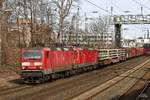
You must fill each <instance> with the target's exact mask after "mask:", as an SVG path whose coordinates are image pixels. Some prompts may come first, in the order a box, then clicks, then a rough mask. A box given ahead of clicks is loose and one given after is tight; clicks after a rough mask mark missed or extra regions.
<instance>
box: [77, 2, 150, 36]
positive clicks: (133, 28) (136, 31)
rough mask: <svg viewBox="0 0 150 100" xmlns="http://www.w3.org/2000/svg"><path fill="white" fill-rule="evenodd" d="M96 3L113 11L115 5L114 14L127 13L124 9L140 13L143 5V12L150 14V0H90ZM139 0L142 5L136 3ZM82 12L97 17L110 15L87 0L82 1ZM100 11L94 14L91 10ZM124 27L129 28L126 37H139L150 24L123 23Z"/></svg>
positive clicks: (132, 12)
mask: <svg viewBox="0 0 150 100" xmlns="http://www.w3.org/2000/svg"><path fill="white" fill-rule="evenodd" d="M89 1H91V2H93V3H94V4H96V5H98V6H100V7H102V8H104V9H106V10H108V11H109V12H110V11H111V10H110V9H111V6H113V14H114V15H120V14H122V15H125V14H127V13H125V12H124V11H130V13H128V14H140V13H141V6H143V14H150V6H149V5H150V0H89ZM134 1H137V2H139V3H141V4H142V5H139V4H137V3H135V2H134ZM79 5H80V7H81V13H83V12H87V16H89V17H95V16H99V15H109V14H108V13H106V12H105V11H103V10H101V9H99V8H97V7H95V6H94V5H92V4H90V3H88V2H87V1H86V0H82V1H80V4H79ZM92 11H98V12H99V14H92V13H90V12H92ZM122 27H123V28H127V29H128V30H126V31H124V32H123V36H124V37H126V38H137V37H140V36H144V33H146V31H145V28H148V29H150V25H123V26H122Z"/></svg>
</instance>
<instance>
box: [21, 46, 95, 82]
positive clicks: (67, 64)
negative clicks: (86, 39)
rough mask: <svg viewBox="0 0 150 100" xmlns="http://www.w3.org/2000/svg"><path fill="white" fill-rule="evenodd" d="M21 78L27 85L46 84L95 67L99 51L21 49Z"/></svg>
mask: <svg viewBox="0 0 150 100" xmlns="http://www.w3.org/2000/svg"><path fill="white" fill-rule="evenodd" d="M20 62H21V74H20V75H21V77H22V78H23V79H24V82H25V83H29V82H32V83H33V82H36V83H40V82H44V81H46V80H49V79H51V78H53V77H56V76H58V74H64V73H68V72H71V71H73V70H77V69H79V68H84V67H86V66H90V65H95V64H96V63H97V51H96V50H88V49H80V48H74V49H71V48H70V49H68V48H56V49H50V48H41V49H39V48H38V49H37V48H34V49H21V58H20Z"/></svg>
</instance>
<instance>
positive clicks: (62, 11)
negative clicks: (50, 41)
mask: <svg viewBox="0 0 150 100" xmlns="http://www.w3.org/2000/svg"><path fill="white" fill-rule="evenodd" d="M52 1H53V2H54V3H55V4H56V6H57V9H58V16H59V19H58V20H59V31H58V36H57V39H59V43H62V34H63V33H64V22H65V18H66V17H67V16H68V15H69V13H70V10H71V7H72V5H73V3H74V2H76V1H77V0H52Z"/></svg>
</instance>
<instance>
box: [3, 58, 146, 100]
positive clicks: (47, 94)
mask: <svg viewBox="0 0 150 100" xmlns="http://www.w3.org/2000/svg"><path fill="white" fill-rule="evenodd" d="M136 59H137V60H134V59H132V60H129V61H126V62H123V63H119V64H117V65H113V67H111V66H109V67H107V68H104V69H100V70H98V71H93V72H89V73H85V74H83V75H78V76H74V77H71V78H68V79H62V80H58V81H55V82H52V83H46V84H42V85H37V86H29V87H27V88H24V89H23V87H20V88H22V89H19V88H18V89H16V90H15V89H11V90H10V91H9V89H8V90H5V91H0V97H1V98H2V99H3V100H9V99H10V98H11V100H20V98H22V100H33V99H37V100H41V99H43V100H44V99H47V98H48V99H49V98H51V99H53V100H60V99H62V98H64V99H67V98H70V97H73V96H74V95H77V94H81V93H83V92H84V91H87V90H90V89H92V88H94V87H96V86H98V85H100V84H102V83H104V82H106V81H108V80H109V79H112V78H114V77H116V76H118V75H119V74H121V73H123V72H124V71H127V70H129V69H130V68H132V67H133V66H136V65H138V64H140V63H142V61H141V60H144V59H145V60H146V59H148V58H142V57H141V58H136ZM137 61H138V63H137ZM103 71H105V72H103ZM108 73H110V75H109V76H108V77H107V78H106V77H104V76H107V75H108ZM102 77H104V78H102Z"/></svg>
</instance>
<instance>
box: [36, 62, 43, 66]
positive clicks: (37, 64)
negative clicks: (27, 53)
mask: <svg viewBox="0 0 150 100" xmlns="http://www.w3.org/2000/svg"><path fill="white" fill-rule="evenodd" d="M42 65H43V64H42V62H35V63H34V66H42Z"/></svg>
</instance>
